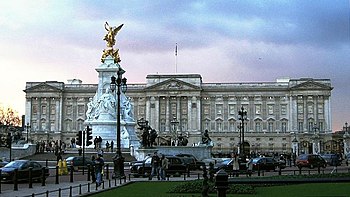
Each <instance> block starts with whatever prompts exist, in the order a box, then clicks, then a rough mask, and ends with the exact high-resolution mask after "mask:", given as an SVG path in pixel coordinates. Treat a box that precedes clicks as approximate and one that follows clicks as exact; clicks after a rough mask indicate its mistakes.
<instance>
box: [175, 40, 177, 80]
mask: <svg viewBox="0 0 350 197" xmlns="http://www.w3.org/2000/svg"><path fill="white" fill-rule="evenodd" d="M176 73H177V43H176V46H175V74H176Z"/></svg>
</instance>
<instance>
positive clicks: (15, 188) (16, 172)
mask: <svg viewBox="0 0 350 197" xmlns="http://www.w3.org/2000/svg"><path fill="white" fill-rule="evenodd" d="M17 174H18V169H15V174H14V175H13V191H18V178H17Z"/></svg>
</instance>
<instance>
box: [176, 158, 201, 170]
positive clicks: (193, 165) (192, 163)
mask: <svg viewBox="0 0 350 197" xmlns="http://www.w3.org/2000/svg"><path fill="white" fill-rule="evenodd" d="M175 156H177V157H181V158H183V161H184V163H185V164H186V165H188V166H189V169H190V170H200V169H202V167H203V166H205V163H204V162H203V161H199V160H198V159H197V158H196V157H195V156H194V155H191V154H177V155H175Z"/></svg>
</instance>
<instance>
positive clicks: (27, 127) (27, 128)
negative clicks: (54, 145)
mask: <svg viewBox="0 0 350 197" xmlns="http://www.w3.org/2000/svg"><path fill="white" fill-rule="evenodd" d="M24 127H25V128H26V131H27V144H28V142H29V129H30V124H29V122H27V125H25V126H24Z"/></svg>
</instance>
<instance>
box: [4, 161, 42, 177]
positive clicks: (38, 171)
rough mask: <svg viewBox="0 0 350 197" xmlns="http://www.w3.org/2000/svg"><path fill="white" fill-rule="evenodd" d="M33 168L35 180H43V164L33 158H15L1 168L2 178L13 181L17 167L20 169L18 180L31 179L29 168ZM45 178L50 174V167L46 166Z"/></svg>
mask: <svg viewBox="0 0 350 197" xmlns="http://www.w3.org/2000/svg"><path fill="white" fill-rule="evenodd" d="M30 167H31V168H32V178H33V180H37V181H41V180H42V178H43V166H42V165H41V164H40V163H38V162H36V161H32V160H15V161H11V162H10V163H8V164H6V165H5V166H4V167H2V168H0V169H1V180H2V181H6V182H13V180H14V174H15V169H17V170H18V173H17V179H18V181H24V180H29V168H30ZM44 173H45V178H46V177H48V176H49V169H48V168H47V167H44Z"/></svg>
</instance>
